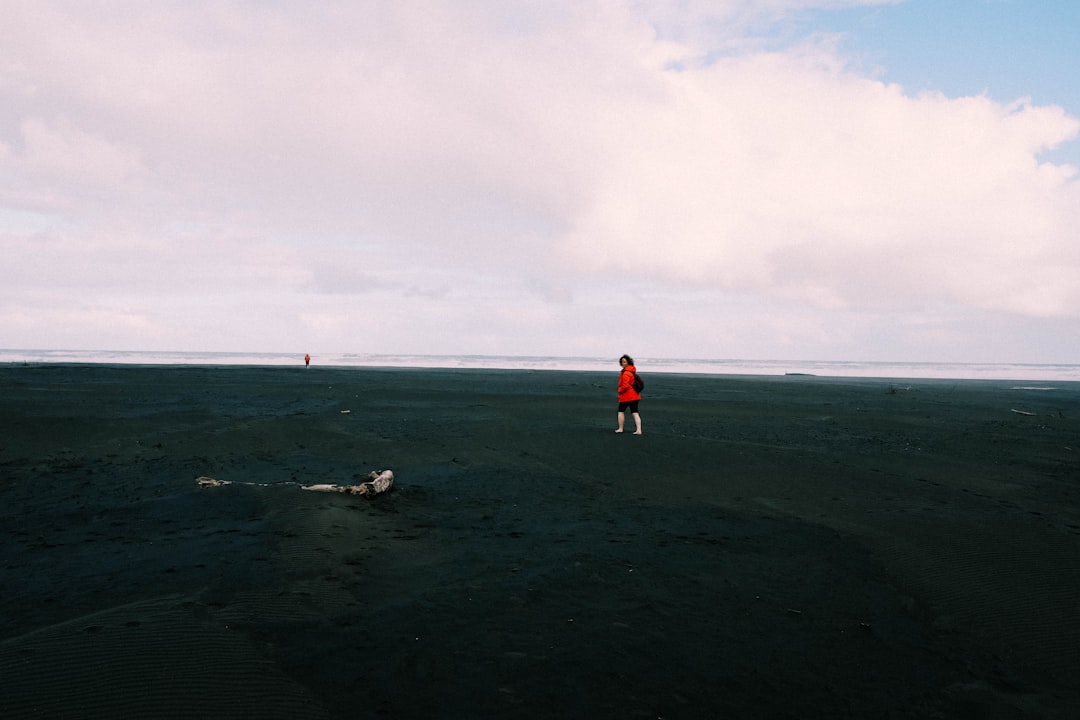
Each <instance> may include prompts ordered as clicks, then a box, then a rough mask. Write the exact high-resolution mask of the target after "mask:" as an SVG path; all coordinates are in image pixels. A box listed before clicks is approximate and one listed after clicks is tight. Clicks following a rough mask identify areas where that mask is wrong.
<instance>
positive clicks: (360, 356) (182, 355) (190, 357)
mask: <svg viewBox="0 0 1080 720" xmlns="http://www.w3.org/2000/svg"><path fill="white" fill-rule="evenodd" d="M616 357H617V356H613V357H610V358H600V357H546V356H509V355H508V356H503V355H385V354H368V353H326V354H319V353H316V354H314V355H313V357H312V365H313V366H320V365H322V366H333V367H386V368H390V367H398V368H474V369H505V370H576V371H600V372H603V371H609V370H615V369H617V368H618V364H617V361H616ZM635 361H636V362H637V366H638V368H639V369H640V370H641V372H642V374H645V373H648V372H657V373H691V374H703V375H792V374H799V375H820V376H825V377H859V378H886V379H923V378H925V379H931V378H937V379H956V380H1017V381H1031V382H1054V381H1080V365H1078V364H1053V363H1046V364H1034V363H943V362H859V361H846V360H742V359H683V358H659V357H647V356H638V357H636V358H635ZM43 363H45V364H47V363H61V364H69V363H93V364H129V365H237V366H241V365H277V366H290V365H295V366H302V365H303V364H304V353H302V352H301V353H244V352H156V351H132V350H0V364H7V365H16V364H43Z"/></svg>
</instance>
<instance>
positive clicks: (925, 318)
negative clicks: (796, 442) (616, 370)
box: [0, 0, 1080, 363]
mask: <svg viewBox="0 0 1080 720" xmlns="http://www.w3.org/2000/svg"><path fill="white" fill-rule="evenodd" d="M1077 31H1080V3H1077V2H1075V1H1074V0H1059V1H1052V0H711V1H704V0H666V1H658V2H642V1H625V2H619V1H616V0H605V1H602V2H592V1H590V0H565V1H564V0H546V1H543V2H518V1H515V0H490V1H486V0H446V1H441V0H430V1H417V2H385V1H383V0H370V1H367V2H364V1H361V0H357V1H349V2H315V3H313V2H309V1H308V0H231V1H230V0H223V1H212V2H211V1H199V0H192V1H190V2H153V1H143V0H137V1H132V2H126V1H123V0H100V1H96V2H85V1H82V0H70V1H66V2H65V1H62V0H5V1H4V2H2V3H0V254H2V255H0V257H2V258H3V262H2V263H0V347H4V348H8V349H67V350H146V351H199V352H212V351H222V352H296V353H298V354H300V355H302V354H303V353H305V352H309V353H311V354H312V355H313V356H315V357H318V354H319V353H320V352H324V353H331V352H333V353H342V352H346V353H348V352H355V353H376V354H378V353H386V354H431V355H455V354H472V355H530V356H531V355H553V356H582V357H605V356H608V355H610V356H612V357H618V355H620V354H622V353H624V352H628V353H630V354H633V355H636V356H638V357H655V358H688V359H740V358H741V359H778V360H851V361H903V362H913V361H926V362H1017V363H1023V362H1030V363H1076V362H1080V179H1078V176H1077V168H1078V166H1080V83H1077V82H1076V81H1075V68H1076V67H1080V45H1078V44H1077V43H1076V42H1075V41H1074V38H1075V37H1076V33H1077Z"/></svg>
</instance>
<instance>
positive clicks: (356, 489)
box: [195, 470, 394, 497]
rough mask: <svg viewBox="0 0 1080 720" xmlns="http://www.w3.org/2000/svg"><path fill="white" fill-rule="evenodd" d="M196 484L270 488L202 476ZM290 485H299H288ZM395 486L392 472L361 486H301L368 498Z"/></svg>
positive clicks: (374, 475)
mask: <svg viewBox="0 0 1080 720" xmlns="http://www.w3.org/2000/svg"><path fill="white" fill-rule="evenodd" d="M195 482H196V483H198V484H199V487H203V488H210V487H221V486H222V485H233V484H236V485H257V486H259V487H268V486H269V484H268V483H233V482H232V481H231V480H218V479H216V478H212V477H207V476H205V475H201V476H199V477H197V478H195ZM288 484H290V485H293V484H298V483H288ZM393 486H394V473H393V471H391V470H373V471H372V472H371V473H369V474H368V481H367V482H363V483H360V484H359V485H331V484H328V483H320V484H317V485H300V489H301V490H311V491H313V492H337V493H348V494H349V495H364V496H366V497H374V496H375V495H381V494H382V493H384V492H386V491H387V490H389V489H390V488H392V487H393Z"/></svg>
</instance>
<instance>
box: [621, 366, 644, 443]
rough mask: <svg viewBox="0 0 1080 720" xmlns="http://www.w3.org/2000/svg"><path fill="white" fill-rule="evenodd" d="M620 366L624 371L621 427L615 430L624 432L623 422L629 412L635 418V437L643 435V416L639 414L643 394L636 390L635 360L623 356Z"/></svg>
mask: <svg viewBox="0 0 1080 720" xmlns="http://www.w3.org/2000/svg"><path fill="white" fill-rule="evenodd" d="M619 365H621V366H622V370H621V371H620V372H619V427H618V428H617V429H616V430H615V432H617V433H621V432H622V431H623V421H624V420H625V419H626V415H625V413H626V411H627V410H629V411H630V414H631V415H633V416H634V427H635V428H636V429H635V430H634V434H635V435H640V434H641V415H639V414H638V400H641V393H639V392H638V391H637V390H635V389H634V373H636V372H637V368H636V367H634V358H632V357H630V356H629V355H623V356H622V357H621V358H619Z"/></svg>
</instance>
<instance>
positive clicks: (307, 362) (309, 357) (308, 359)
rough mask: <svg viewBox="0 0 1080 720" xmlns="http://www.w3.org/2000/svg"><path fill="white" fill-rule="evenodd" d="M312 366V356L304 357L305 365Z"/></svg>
mask: <svg viewBox="0 0 1080 720" xmlns="http://www.w3.org/2000/svg"><path fill="white" fill-rule="evenodd" d="M310 364H311V356H310V355H305V356H304V365H310Z"/></svg>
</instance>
